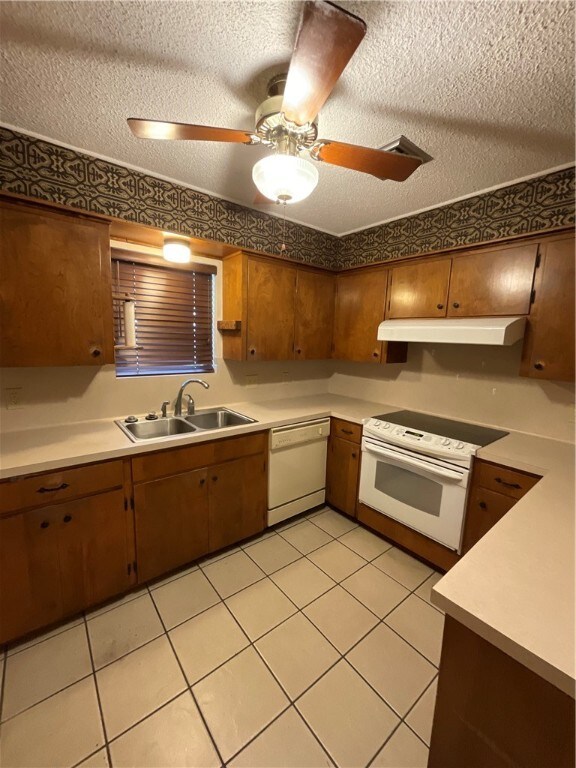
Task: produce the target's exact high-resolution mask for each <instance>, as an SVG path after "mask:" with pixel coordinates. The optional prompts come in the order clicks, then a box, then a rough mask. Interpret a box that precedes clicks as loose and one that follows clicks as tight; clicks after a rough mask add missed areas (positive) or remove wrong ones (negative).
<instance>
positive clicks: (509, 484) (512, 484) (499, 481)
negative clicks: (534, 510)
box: [494, 477, 522, 490]
mask: <svg viewBox="0 0 576 768" xmlns="http://www.w3.org/2000/svg"><path fill="white" fill-rule="evenodd" d="M494 479H495V480H496V482H497V483H500V485H505V486H506V488H517V489H518V490H520V489H521V488H522V486H521V485H519V484H518V483H507V482H506V480H502V478H501V477H496V478H494Z"/></svg>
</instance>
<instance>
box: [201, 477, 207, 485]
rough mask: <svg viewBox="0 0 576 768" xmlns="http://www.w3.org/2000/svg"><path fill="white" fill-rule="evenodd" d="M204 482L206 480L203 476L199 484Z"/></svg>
mask: <svg viewBox="0 0 576 768" xmlns="http://www.w3.org/2000/svg"><path fill="white" fill-rule="evenodd" d="M205 482H206V478H205V477H203V478H202V479H201V480H200V485H204V483H205Z"/></svg>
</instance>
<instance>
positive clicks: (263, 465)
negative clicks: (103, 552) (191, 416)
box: [132, 432, 268, 582]
mask: <svg viewBox="0 0 576 768" xmlns="http://www.w3.org/2000/svg"><path fill="white" fill-rule="evenodd" d="M267 446H268V442H267V434H266V433H263V432H259V433H256V434H252V435H247V436H246V437H236V438H228V439H226V440H217V441H212V442H206V443H201V444H199V445H196V446H187V447H185V448H176V449H172V450H164V451H162V452H161V453H157V454H146V456H142V457H136V458H134V459H132V474H133V478H134V516H135V527H136V555H137V564H138V580H139V581H140V582H143V581H147V580H148V579H152V578H155V577H156V576H160V575H162V574H163V573H166V572H167V571H170V570H173V569H174V568H178V567H179V566H181V565H184V564H185V563H189V562H191V561H192V560H196V559H197V558H199V557H202V556H203V555H206V554H208V553H209V552H215V551H217V550H219V549H222V548H223V547H226V546H228V545H230V544H235V543H236V542H238V541H241V540H242V539H246V538H248V537H249V536H253V535H254V534H256V533H259V532H260V531H263V530H264V527H265V521H266V506H267V505H266V501H267V497H266V494H267V473H266V469H267V453H266V452H267ZM199 464H203V466H198V465H199ZM171 468H172V469H171ZM170 471H172V472H173V474H170V475H169V476H167V477H166V476H162V475H167V474H168V473H169V472H170Z"/></svg>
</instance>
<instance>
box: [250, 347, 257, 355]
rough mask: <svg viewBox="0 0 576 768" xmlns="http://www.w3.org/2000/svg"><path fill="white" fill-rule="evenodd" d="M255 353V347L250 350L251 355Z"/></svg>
mask: <svg viewBox="0 0 576 768" xmlns="http://www.w3.org/2000/svg"><path fill="white" fill-rule="evenodd" d="M255 353H256V350H255V349H254V347H252V349H251V350H250V354H251V355H254V354H255Z"/></svg>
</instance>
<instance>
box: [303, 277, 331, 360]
mask: <svg viewBox="0 0 576 768" xmlns="http://www.w3.org/2000/svg"><path fill="white" fill-rule="evenodd" d="M334 289H335V278H334V276H333V275H326V274H321V273H319V272H306V271H304V270H300V269H299V270H298V276H297V279H296V308H295V330H294V347H295V349H294V358H295V359H296V360H327V359H329V358H330V356H331V349H332V326H333V323H334Z"/></svg>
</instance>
